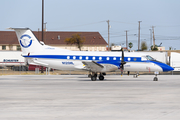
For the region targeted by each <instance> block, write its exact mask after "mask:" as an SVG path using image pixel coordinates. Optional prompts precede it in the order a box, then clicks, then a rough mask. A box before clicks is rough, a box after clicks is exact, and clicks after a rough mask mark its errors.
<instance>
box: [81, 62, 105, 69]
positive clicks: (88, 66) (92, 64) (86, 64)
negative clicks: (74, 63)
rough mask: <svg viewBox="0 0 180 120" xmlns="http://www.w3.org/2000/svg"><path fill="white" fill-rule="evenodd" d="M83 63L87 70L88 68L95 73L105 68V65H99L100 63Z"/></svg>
mask: <svg viewBox="0 0 180 120" xmlns="http://www.w3.org/2000/svg"><path fill="white" fill-rule="evenodd" d="M82 63H83V64H84V65H85V68H86V69H87V70H90V71H94V72H96V71H101V70H102V69H103V68H104V66H103V65H101V64H98V63H97V62H95V61H89V62H84V61H83V62H82Z"/></svg>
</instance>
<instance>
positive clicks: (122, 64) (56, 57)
mask: <svg viewBox="0 0 180 120" xmlns="http://www.w3.org/2000/svg"><path fill="white" fill-rule="evenodd" d="M10 29H13V30H15V32H16V35H17V38H18V41H19V44H20V46H21V48H22V52H23V53H22V56H23V57H25V58H27V60H28V63H29V64H35V65H41V66H45V67H49V68H53V69H59V70H86V71H89V75H88V76H89V77H91V80H92V81H95V80H96V79H97V77H99V80H104V75H106V72H109V71H115V70H118V69H120V70H121V71H122V72H123V71H128V73H129V71H135V72H137V71H138V72H140V71H148V72H155V73H156V72H162V71H172V70H174V69H173V68H172V67H170V66H168V65H166V64H164V63H161V62H158V61H156V60H155V59H153V58H152V57H151V56H149V55H145V54H141V53H134V52H133V53H130V52H123V50H122V52H89V51H70V50H65V49H60V48H57V47H52V46H48V45H45V44H42V42H40V41H39V40H38V39H37V38H36V37H35V35H34V34H33V33H32V31H31V30H30V29H29V28H10ZM153 80H154V81H157V80H158V78H157V75H156V76H155V77H154V79H153Z"/></svg>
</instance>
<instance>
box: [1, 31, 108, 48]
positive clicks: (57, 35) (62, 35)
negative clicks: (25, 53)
mask: <svg viewBox="0 0 180 120" xmlns="http://www.w3.org/2000/svg"><path fill="white" fill-rule="evenodd" d="M33 33H34V34H35V36H36V37H37V38H38V40H40V41H41V40H42V34H41V31H33ZM74 34H80V35H81V37H85V42H84V43H83V46H82V48H81V50H82V51H106V50H107V49H106V47H107V42H106V41H105V40H104V38H103V37H102V36H101V34H100V33H99V32H59V31H44V40H43V42H44V43H45V44H46V45H50V46H54V47H59V48H63V49H69V50H73V51H77V50H79V49H78V48H77V46H76V45H70V44H66V43H65V39H66V38H70V37H71V36H72V35H74ZM0 50H5V51H9V50H10V51H20V50H21V47H20V45H19V43H18V40H17V36H16V33H15V32H14V31H0Z"/></svg>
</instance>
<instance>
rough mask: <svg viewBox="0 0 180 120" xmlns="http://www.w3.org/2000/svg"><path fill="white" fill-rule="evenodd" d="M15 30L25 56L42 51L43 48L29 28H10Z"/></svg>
mask: <svg viewBox="0 0 180 120" xmlns="http://www.w3.org/2000/svg"><path fill="white" fill-rule="evenodd" d="M10 29H13V30H15V32H16V35H17V38H18V41H19V44H20V46H21V49H22V52H23V54H28V53H33V52H36V51H42V50H43V49H42V48H43V46H42V45H41V44H40V42H39V41H38V39H37V38H36V37H35V35H34V34H33V33H32V31H31V30H30V29H29V28H10Z"/></svg>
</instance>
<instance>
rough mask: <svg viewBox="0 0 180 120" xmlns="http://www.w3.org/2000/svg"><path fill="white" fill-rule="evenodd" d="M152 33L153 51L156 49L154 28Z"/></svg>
mask: <svg viewBox="0 0 180 120" xmlns="http://www.w3.org/2000/svg"><path fill="white" fill-rule="evenodd" d="M152 33H153V49H154V48H155V36H154V26H152Z"/></svg>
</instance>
